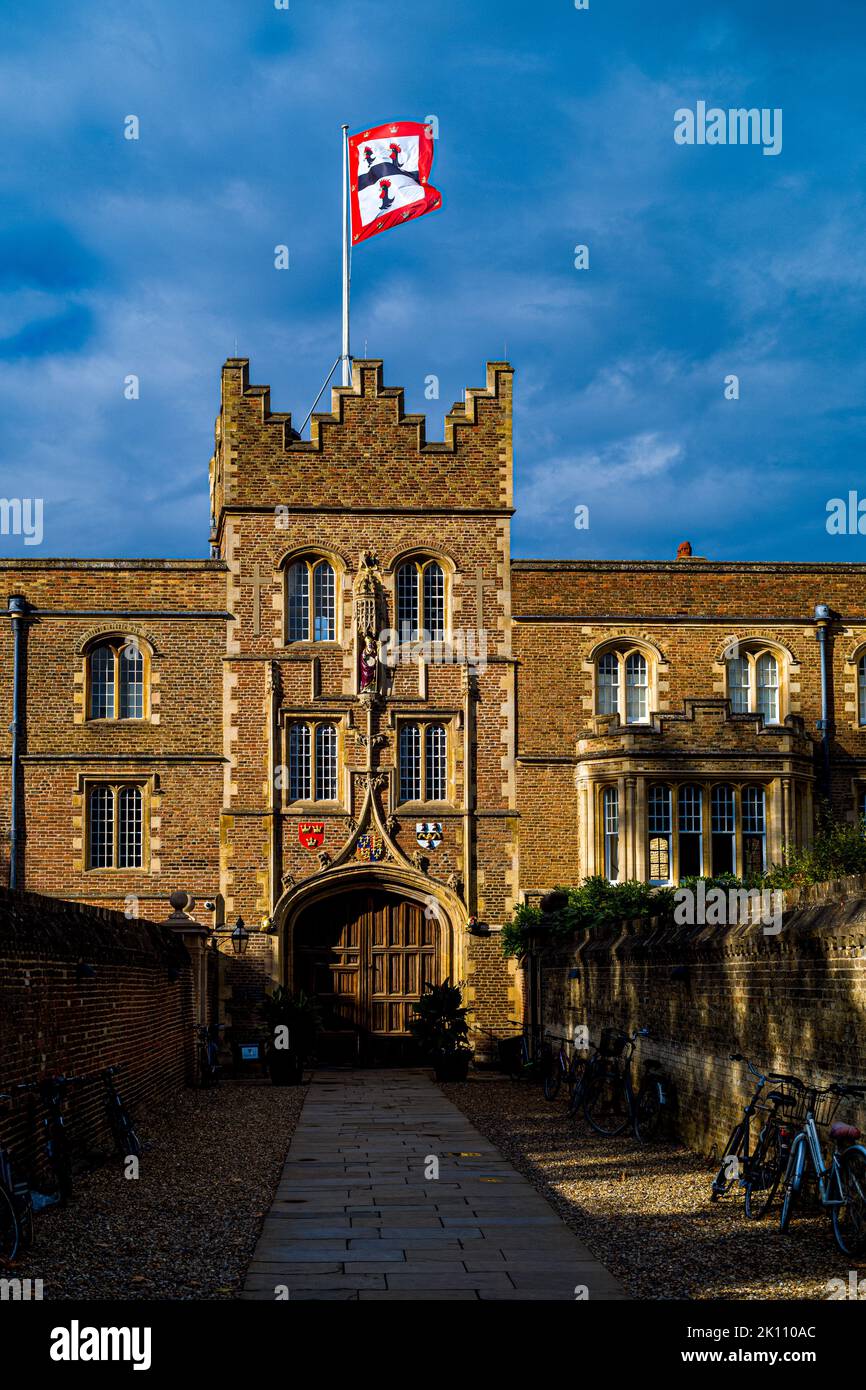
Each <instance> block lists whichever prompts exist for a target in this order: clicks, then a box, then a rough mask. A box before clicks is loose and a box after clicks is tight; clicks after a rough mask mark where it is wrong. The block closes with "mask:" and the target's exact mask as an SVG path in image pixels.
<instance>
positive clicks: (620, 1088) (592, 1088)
mask: <svg viewBox="0 0 866 1390" xmlns="http://www.w3.org/2000/svg"><path fill="white" fill-rule="evenodd" d="M648 1036H649V1029H648V1028H636V1029H635V1030H634V1031H633V1032H632V1033H624V1032H622V1031H621V1030H620V1029H619V1028H604V1029H602V1033H601V1039H600V1041H599V1046H598V1049H597V1051H598V1057H599V1059H600V1060H598V1061H597V1062H596V1063H595V1065H594V1067H593V1069H592V1074H591V1076H590V1078H589V1079H588V1081H586V1082H585V1083H584V1084H583V1086H582V1087H581V1089H582V1093H583V1113H584V1117H585V1118H586V1120H587V1122H588V1123H589V1124H590V1125H591V1126H592V1128H593V1129H594V1130H595V1132H596V1134H603V1135H605V1136H606V1137H609V1138H613V1137H614V1136H616V1135H617V1134H621V1133H622V1131H623V1130H624V1129H625V1127H626V1125H627V1124H629V1123H631V1127H632V1132H633V1133H634V1137H635V1139H637V1140H638V1141H639V1142H640V1143H645V1142H646V1141H647V1140H650V1139H654V1138H655V1136H656V1134H657V1133H658V1131H659V1127H660V1125H661V1120H662V1114H663V1111H664V1109H665V1108H666V1106H667V1091H666V1081H665V1078H664V1077H663V1076H662V1074H661V1070H660V1066H661V1064H660V1063H659V1062H655V1061H648V1062H647V1063H646V1074H645V1075H644V1077H643V1080H642V1081H641V1084H640V1087H639V1088H638V1090H637V1093H635V1090H634V1085H633V1083H632V1079H631V1061H632V1057H633V1056H634V1051H635V1047H636V1044H637V1039H638V1038H646V1037H648Z"/></svg>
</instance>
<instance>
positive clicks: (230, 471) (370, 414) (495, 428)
mask: <svg viewBox="0 0 866 1390" xmlns="http://www.w3.org/2000/svg"><path fill="white" fill-rule="evenodd" d="M512 376H513V369H512V368H511V367H510V366H509V364H508V363H507V362H489V363H488V364H487V378H486V385H485V386H484V387H479V388H472V389H467V391H466V392H465V395H464V399H463V400H462V401H458V402H456V403H455V404H454V405H453V406H452V408H451V410H450V411H449V412H448V414H447V415H446V417H445V428H444V438H443V440H442V441H431V440H428V439H427V421H426V417H425V416H424V415H418V414H411V413H407V412H406V410H405V395H404V391H403V388H402V387H390V386H385V384H384V379H383V369H382V362H381V360H379V359H376V358H370V359H363V360H356V361H355V362H354V363H353V369H352V384H351V386H345V387H344V386H338V387H335V388H333V390H332V392H331V409H330V411H329V412H317V413H315V414H314V415H313V416H312V418H311V422H310V438H309V439H302V438H301V437H300V435H299V433H298V431H297V430H296V429H295V428H294V426H293V424H292V416H291V414H290V413H288V412H274V411H272V410H271V407H270V388H269V387H268V386H255V385H250V381H249V361H248V360H247V359H246V358H229V359H228V361H227V362H226V363H225V365H224V366H223V370H222V399H221V405H220V413H219V416H218V419H217V423H216V440H215V449H214V456H213V459H212V461H211V494H212V510H213V514H214V517H215V519H216V521H217V528H218V529H219V525H220V521H221V517H222V515H223V513H224V512H225V511H226V509H228V510H229V511H230V510H231V509H232V508H242V509H244V510H248V509H249V508H256V509H260V510H264V509H271V508H276V507H286V508H289V509H290V510H298V511H313V510H315V511H319V512H320V511H322V510H323V509H324V510H329V509H330V510H334V511H342V512H345V511H346V510H352V509H370V508H371V507H373V508H375V509H380V508H387V509H388V510H390V511H409V512H411V511H422V510H423V511H427V512H430V511H434V512H435V511H447V512H449V513H450V512H459V511H468V512H476V513H477V512H486V513H500V514H502V515H504V516H508V515H510V512H511V508H512V499H513V492H512Z"/></svg>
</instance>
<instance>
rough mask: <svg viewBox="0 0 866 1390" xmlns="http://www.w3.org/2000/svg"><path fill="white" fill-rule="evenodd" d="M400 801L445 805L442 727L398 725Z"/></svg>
mask: <svg viewBox="0 0 866 1390" xmlns="http://www.w3.org/2000/svg"><path fill="white" fill-rule="evenodd" d="M398 759H399V765H400V766H399V771H400V800H401V801H422V800H423V801H447V799H448V735H447V731H446V728H445V725H444V724H435V723H433V724H401V726H400V734H399V738H398Z"/></svg>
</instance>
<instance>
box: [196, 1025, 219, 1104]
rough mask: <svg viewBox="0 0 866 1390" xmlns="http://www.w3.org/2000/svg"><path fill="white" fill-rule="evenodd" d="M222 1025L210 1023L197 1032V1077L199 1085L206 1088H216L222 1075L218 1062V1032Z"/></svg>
mask: <svg viewBox="0 0 866 1390" xmlns="http://www.w3.org/2000/svg"><path fill="white" fill-rule="evenodd" d="M222 1027H223V1025H222V1024H220V1023H211V1024H208V1025H207V1026H206V1027H201V1028H199V1030H198V1039H199V1042H198V1076H199V1085H200V1086H202V1087H205V1088H207V1087H208V1086H216V1085H217V1083H218V1082H219V1079H220V1076H221V1075H222V1067H221V1065H220V1060H219V1044H220V1031H221V1029H222Z"/></svg>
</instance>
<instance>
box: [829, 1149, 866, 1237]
mask: <svg viewBox="0 0 866 1390" xmlns="http://www.w3.org/2000/svg"><path fill="white" fill-rule="evenodd" d="M838 1162H839V1188H840V1195H841V1197H842V1205H841V1206H838V1207H834V1208H833V1235H834V1236H835V1237H836V1244H837V1245H838V1247H839V1249H840V1250H841V1251H842V1254H843V1255H862V1254H863V1252H864V1250H866V1152H864V1151H863V1149H861V1148H859V1147H858V1148H856V1149H846V1150H845V1151H844V1152H843V1153H841V1154H839V1156H838Z"/></svg>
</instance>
